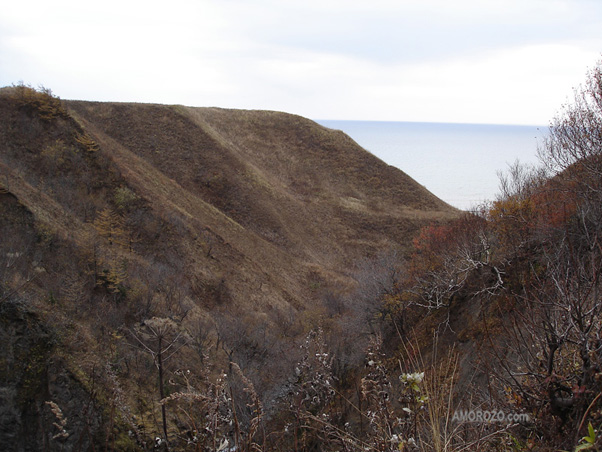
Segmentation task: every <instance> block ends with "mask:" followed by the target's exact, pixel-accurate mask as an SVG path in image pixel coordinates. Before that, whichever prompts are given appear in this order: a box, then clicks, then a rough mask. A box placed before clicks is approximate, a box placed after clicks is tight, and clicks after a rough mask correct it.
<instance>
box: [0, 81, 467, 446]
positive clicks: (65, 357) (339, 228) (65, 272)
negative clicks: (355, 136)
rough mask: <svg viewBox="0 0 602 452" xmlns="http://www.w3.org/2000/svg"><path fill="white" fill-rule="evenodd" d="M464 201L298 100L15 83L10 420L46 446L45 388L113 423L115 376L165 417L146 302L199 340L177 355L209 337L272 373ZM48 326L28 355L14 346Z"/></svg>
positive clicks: (1, 194)
mask: <svg viewBox="0 0 602 452" xmlns="http://www.w3.org/2000/svg"><path fill="white" fill-rule="evenodd" d="M457 214H458V213H457V211H456V210H455V209H453V208H451V207H450V206H448V205H446V204H445V203H443V202H442V201H440V200H439V199H437V198H436V197H435V196H433V195H432V194H431V193H429V192H428V191H427V190H426V189H424V187H422V186H421V185H419V184H418V183H417V182H415V181H413V180H412V179H411V178H409V177H408V176H407V175H405V174H404V173H403V172H401V171H399V170H398V169H395V168H393V167H390V166H388V165H386V164H385V163H383V162H382V161H380V160H378V159H377V158H376V157H374V156H372V155H371V154H369V153H368V152H366V151H365V150H363V149H362V148H361V147H359V146H358V145H357V144H356V143H355V142H353V140H351V139H350V138H349V137H347V136H346V135H345V134H343V133H342V132H340V131H334V130H329V129H326V128H324V127H322V126H320V125H318V124H316V123H314V122H312V121H310V120H307V119H304V118H301V117H298V116H294V115H288V114H284V113H276V112H263V111H235V110H223V109H216V108H189V107H182V106H165V105H147V104H119V103H96V102H82V101H62V102H61V101H59V100H58V99H56V98H54V97H52V96H51V95H50V94H49V93H48V92H36V91H35V90H32V89H30V88H27V87H12V88H6V89H3V90H1V91H0V232H1V233H2V237H4V238H5V239H4V240H3V241H2V242H1V243H0V268H1V270H0V283H1V285H0V307H1V308H2V309H1V310H0V311H1V312H2V319H3V323H2V331H1V332H2V334H3V337H4V338H5V339H6V341H5V343H7V344H12V345H10V346H8V347H7V348H6V349H5V350H4V351H3V352H2V353H0V355H1V356H0V358H1V359H0V363H2V369H1V371H0V385H1V386H2V388H3V391H4V392H3V394H9V395H10V396H6V397H4V399H5V400H4V402H6V404H5V405H6V406H7V407H10V410H7V411H6V412H5V413H4V415H1V414H0V417H2V416H3V417H2V419H1V421H2V422H1V423H2V425H3V426H8V427H7V428H3V429H2V432H1V434H2V435H8V436H6V438H9V436H10V438H12V439H11V441H13V440H14V439H15V438H19V440H18V441H20V442H19V443H18V445H17V446H16V447H15V450H36V449H39V448H40V447H41V444H42V443H43V442H44V441H45V440H44V439H43V438H44V437H46V438H48V437H47V436H44V435H47V432H46V433H44V431H43V430H35V429H34V430H35V431H29V430H27V429H28V428H29V427H26V426H27V425H29V424H28V423H29V422H30V421H31V419H37V421H32V422H39V423H40V425H43V424H44V422H46V420H48V419H49V418H51V417H52V414H51V413H50V412H49V411H48V410H49V408H48V407H47V405H45V402H46V401H48V400H54V401H56V402H57V403H58V404H59V405H60V406H63V409H64V410H65V411H66V413H65V414H66V416H67V417H68V418H69V419H71V422H72V425H73V427H72V428H73V429H76V430H77V429H79V431H82V429H83V427H82V426H83V425H89V423H90V422H92V423H93V424H94V425H99V426H106V424H103V422H102V421H101V419H102V418H103V416H105V414H103V413H105V412H106V409H107V406H106V403H107V402H103V400H107V396H106V395H105V396H102V397H101V396H99V395H98V394H101V393H103V391H105V392H106V391H109V392H110V391H112V389H110V388H114V384H115V381H120V384H122V385H123V386H124V387H125V388H126V390H127V391H128V397H129V399H128V401H127V403H128V404H130V405H128V406H129V408H128V410H131V409H133V408H132V407H134V406H137V407H138V408H137V410H138V411H137V413H138V414H137V416H139V417H140V418H141V419H149V420H150V419H156V415H157V413H158V412H159V411H160V410H159V406H158V400H157V394H156V393H155V386H154V385H155V381H156V377H155V375H154V374H153V369H154V366H153V359H152V356H150V355H148V354H147V355H145V351H144V349H140V347H138V346H139V342H140V338H141V337H145V336H143V335H142V332H141V329H143V328H144V326H145V322H148V321H149V319H151V318H161V319H165V322H169V324H170V325H171V324H173V325H177V327H174V328H177V329H178V331H179V333H178V335H176V336H177V337H186V338H187V339H186V344H185V346H186V348H185V349H182V351H181V352H180V353H179V354H177V355H176V357H174V358H172V361H171V362H170V363H169V365H170V366H173V369H166V371H168V370H169V371H175V370H176V368H188V369H192V370H193V371H198V372H202V371H203V369H205V367H206V365H205V360H206V356H209V355H210V356H211V358H212V360H213V361H214V362H216V363H220V362H221V363H223V364H225V365H227V363H228V362H230V361H234V362H236V363H238V364H239V365H240V366H241V367H242V368H243V369H244V370H245V372H246V373H247V375H250V376H251V377H253V378H254V380H255V383H256V385H257V388H258V390H266V388H272V389H270V390H272V391H277V390H278V389H277V385H276V383H275V382H277V381H284V380H286V378H287V377H286V370H285V369H283V368H281V367H282V366H283V365H280V364H279V363H281V362H289V361H291V360H294V359H295V356H296V353H298V349H297V351H295V350H296V349H295V347H296V346H295V343H296V342H295V341H296V340H297V339H298V338H299V337H300V336H301V335H303V334H305V333H306V332H307V330H308V329H309V328H313V327H315V326H316V325H318V324H320V323H323V322H324V321H331V322H332V318H333V316H335V314H332V313H331V314H328V315H326V311H325V309H326V308H325V304H324V303H325V299H326V298H325V297H328V296H329V295H328V294H332V293H335V294H344V293H350V292H351V291H352V290H354V289H355V288H356V287H357V286H358V281H357V278H356V271H357V269H358V268H359V266H358V264H359V263H360V262H362V261H365V260H366V259H371V258H375V257H377V256H379V255H381V254H383V253H385V252H389V251H391V250H396V251H402V252H403V250H404V249H405V248H406V246H407V245H408V244H409V243H410V240H411V239H412V237H413V235H414V234H415V232H416V231H417V230H418V229H419V228H420V227H421V226H422V225H424V224H425V223H426V222H428V221H431V220H442V221H443V220H446V219H450V218H453V217H456V216H457ZM337 309H338V308H337ZM337 312H340V309H339V311H337ZM337 315H339V314H337ZM24 319H31V320H24ZM328 319H330V320H328ZM27 324H29V325H34V326H35V328H34V329H33V330H31V332H28V331H29V330H28V329H27V327H25V326H23V325H27ZM11 325H12V326H11ZM30 333H31V334H30ZM358 334H359V333H358ZM45 337H50V338H52V340H45V339H44V340H43V342H44V343H45V344H46V346H45V347H41V348H39V352H35V353H34V352H28V353H26V354H25V356H26V357H25V358H22V360H21V363H20V364H19V365H17V361H15V360H14V357H15V356H17V355H19V353H18V350H19V349H23V347H25V348H26V349H31V350H34V349H35V350H38V348H35V344H36V343H38V342H40V338H45ZM19 344H25V345H19ZM31 344H34V345H31ZM136 347H138V348H136ZM178 350H179V349H178ZM28 360H29V361H28ZM109 364H110V370H107V371H106V372H105V371H103V370H102V369H105V366H108V365H109ZM155 364H156V362H155ZM99 369H101V370H99ZM107 369H109V367H107ZM99 372H100V374H99ZM112 385H113V386H112ZM99 391H100V392H99ZM70 394H76V395H73V396H71V395H70ZM86 394H87V396H86ZM93 395H94V396H93ZM86 397H89V398H90V400H89V401H86ZM103 397H104V398H103ZM109 399H110V398H109ZM92 401H93V402H94V403H92ZM86 403H87V404H88V405H87V406H88V408H85V409H84V406H86ZM90 403H92V405H90ZM124 403H125V402H124ZM36 413H37V414H36ZM83 413H88V414H87V415H84V414H83ZM153 413H154V414H153ZM85 416H88V417H87V418H86V417H85ZM92 418H93V419H94V421H91V420H90V419H92ZM27 419H29V420H27ZM124 422H125V421H124ZM140 422H142V424H143V425H144V426H145V428H146V429H147V430H148V431H150V432H154V431H156V430H155V429H156V428H158V427H157V426H156V425H155V424H152V422H150V421H148V422H147V421H140ZM86 423H88V424H86ZM48 425H52V423H50V424H48ZM111 425H112V424H111ZM114 428H115V429H117V430H118V431H120V432H122V433H123V432H125V431H127V427H114ZM15 432H17V433H16V434H15ZM103 432H104V433H103ZM107 432H108V433H107ZM96 434H98V435H99V438H102V437H108V436H110V435H112V434H115V435H116V433H111V432H110V431H108V430H103V429H102V428H101V427H99V429H98V431H97V432H96ZM11 435H12V436H11ZM103 435H104V436H103ZM107 435H108V436H107ZM122 439H123V441H126V438H125V437H123V438H122ZM46 441H47V440H46ZM66 441H67V443H66V447H67V449H71V448H73V447H75V444H76V443H75V442H76V441H77V439H76V437H75V436H71V437H70V439H68V440H66ZM79 441H84V442H85V441H90V442H92V443H94V442H95V441H101V440H97V439H93V438H92V437H87V439H85V440H83V439H81V436H80V440H79ZM3 442H4V441H3ZM78 444H79V443H78ZM78 447H80V446H78Z"/></svg>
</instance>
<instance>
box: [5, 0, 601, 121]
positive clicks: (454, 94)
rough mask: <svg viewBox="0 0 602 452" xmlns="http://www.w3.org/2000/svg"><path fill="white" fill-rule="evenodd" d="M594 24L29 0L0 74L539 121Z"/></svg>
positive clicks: (372, 10)
mask: <svg viewBox="0 0 602 452" xmlns="http://www.w3.org/2000/svg"><path fill="white" fill-rule="evenodd" d="M0 1H2V0H0ZM601 19H602V2H596V1H593V0H591V1H590V0H579V1H568V0H565V1H559V0H547V1H540V0H503V1H502V0H491V1H488V2H482V1H478V2H477V1H472V0H459V1H456V2H449V1H442V0H423V1H420V2H418V1H398V0H396V1H386V0H372V1H370V2H366V1H358V0H346V1H341V0H321V1H316V0H303V1H300V0H287V1H285V2H283V1H274V0H258V1H254V2H247V1H242V0H221V1H214V0H204V1H192V0H190V1H189V0H175V1H173V2H170V3H165V2H158V1H148V2H138V1H130V2H128V1H117V0H106V1H104V2H98V3H89V2H75V1H70V0H58V1H56V2H41V1H33V0H29V1H27V0H25V1H22V2H17V3H11V4H10V7H9V6H8V5H7V6H6V7H4V8H3V15H2V17H0V64H1V65H2V68H3V70H2V71H1V72H2V73H1V74H0V83H1V84H3V85H6V84H10V83H14V82H17V81H19V80H24V81H25V82H28V83H32V84H38V83H42V84H44V85H46V86H49V87H50V88H52V89H53V90H54V91H55V92H57V93H58V94H59V95H61V96H62V97H67V98H85V99H93V100H122V101H146V102H163V103H184V104H188V105H215V106H223V107H234V108H269V109H277V110H284V111H290V112H294V113H299V114H302V115H305V116H309V117H312V118H338V119H345V118H346V119H386V120H432V121H453V122H461V121H469V122H477V121H478V122H503V123H512V122H514V123H541V122H542V121H547V120H548V119H549V117H550V116H549V115H550V114H553V111H555V109H556V108H558V107H559V106H560V103H562V102H563V101H564V99H565V98H566V96H567V95H568V94H569V93H570V87H571V86H574V85H575V84H577V83H579V82H580V81H581V80H583V79H584V75H585V70H586V68H587V67H588V66H590V67H591V66H592V65H593V64H594V63H595V61H596V59H597V58H598V56H599V53H598V52H600V51H601V50H602V38H601V37H599V30H600V28H601V25H602V24H601V22H602V20H601ZM552 104H553V105H552Z"/></svg>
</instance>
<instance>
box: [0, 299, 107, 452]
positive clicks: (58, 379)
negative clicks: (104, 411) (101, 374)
mask: <svg viewBox="0 0 602 452" xmlns="http://www.w3.org/2000/svg"><path fill="white" fill-rule="evenodd" d="M0 343H1V344H3V346H2V347H0V444H2V450H4V451H19V452H21V451H23V452H26V451H32V452H34V451H40V450H49V451H54V450H57V451H58V450H62V451H67V450H88V449H89V448H90V446H91V441H92V440H94V441H95V442H97V443H98V441H99V440H100V439H101V438H100V436H99V425H100V423H99V420H100V417H99V415H98V413H97V412H96V405H95V402H94V401H93V399H92V396H91V395H90V394H88V393H87V392H86V391H85V390H84V388H83V387H82V385H81V384H80V383H79V382H78V381H77V380H76V379H75V378H74V377H73V376H72V375H70V374H69V373H68V372H67V371H66V370H65V367H64V365H63V364H62V362H61V361H62V360H61V358H60V357H58V356H56V355H55V354H54V350H55V349H54V345H55V338H54V335H53V333H52V332H51V331H49V330H48V328H47V327H46V326H45V325H43V324H42V322H41V321H40V319H39V318H38V317H37V316H36V315H35V314H33V313H32V312H30V311H28V309H27V307H26V306H25V305H24V303H23V302H22V301H21V300H19V299H7V300H5V301H4V302H3V303H2V304H0ZM49 402H52V403H49ZM57 408H58V409H57ZM62 420H64V421H65V423H64V425H62V424H61V421H62ZM59 426H60V428H59Z"/></svg>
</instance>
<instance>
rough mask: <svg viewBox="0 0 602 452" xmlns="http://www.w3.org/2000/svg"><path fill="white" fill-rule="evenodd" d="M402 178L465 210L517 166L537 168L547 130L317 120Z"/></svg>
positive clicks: (487, 196)
mask: <svg viewBox="0 0 602 452" xmlns="http://www.w3.org/2000/svg"><path fill="white" fill-rule="evenodd" d="M316 122H318V123H319V124H322V125H323V126H325V127H328V128H331V129H337V130H342V131H343V132H345V133H346V134H347V135H349V136H350V137H351V138H353V140H355V141H356V142H357V143H358V144H359V145H360V146H362V147H363V148H364V149H366V150H367V151H369V152H371V153H372V154H374V155H375V156H376V157H378V158H380V159H381V160H383V161H384V162H386V163H388V164H389V165H392V166H395V167H397V168H399V169H400V170H402V171H403V172H405V173H406V174H408V175H409V176H410V177H412V178H413V179H414V180H416V181H417V182H418V183H420V184H422V185H423V186H424V187H426V188H427V189H428V190H429V191H430V192H431V193H433V194H434V195H436V196H437V197H439V198H440V199H442V200H444V201H446V202H447V203H448V204H451V205H452V206H454V207H457V208H459V209H462V210H471V209H474V208H475V207H477V206H478V205H480V204H482V203H483V202H485V201H491V200H494V199H495V197H496V196H497V194H498V193H499V174H500V173H504V172H506V171H507V170H508V168H509V166H510V165H512V164H513V163H515V162H516V161H517V160H518V161H519V162H521V163H523V164H529V165H538V164H539V159H538V148H539V147H540V146H541V145H542V144H543V140H544V138H545V136H546V134H547V133H548V127H547V126H522V125H485V124H452V123H428V122H382V121H341V120H318V121H316Z"/></svg>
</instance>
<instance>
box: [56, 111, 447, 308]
mask: <svg viewBox="0 0 602 452" xmlns="http://www.w3.org/2000/svg"><path fill="white" fill-rule="evenodd" d="M67 105H68V107H69V109H70V110H71V111H72V112H73V113H74V114H75V115H76V117H78V118H79V119H80V120H81V122H82V124H84V126H85V128H86V130H88V131H90V132H91V133H92V135H93V136H94V137H95V138H96V139H97V141H98V142H99V144H100V145H101V147H102V149H103V150H104V151H105V152H107V153H109V154H110V156H111V158H112V159H113V160H114V161H115V163H116V164H117V167H118V168H119V170H120V172H121V174H122V175H123V176H124V178H125V179H126V181H127V182H128V183H129V184H131V185H132V186H133V187H135V189H136V192H137V193H139V194H140V195H141V196H142V197H144V198H145V199H147V200H148V201H149V202H150V203H151V204H152V205H153V209H154V210H156V211H166V212H174V211H177V212H180V213H181V214H182V216H183V218H184V222H185V224H186V229H187V230H189V231H192V232H191V234H194V232H193V231H194V230H195V229H198V228H200V227H202V228H207V229H209V230H210V231H212V232H213V233H214V234H216V235H217V236H219V243H220V244H221V245H222V246H221V248H222V249H220V250H219V251H216V253H217V254H216V257H218V260H219V259H225V262H224V265H226V266H227V267H228V268H229V271H230V272H231V275H230V277H232V276H233V275H234V274H239V276H240V280H239V281H237V284H236V288H234V287H232V289H233V293H237V294H239V295H240V297H241V298H245V299H248V297H249V296H251V298H253V292H254V290H253V285H254V283H253V281H260V280H262V279H268V280H274V279H276V280H277V281H274V282H273V284H274V285H276V286H277V287H279V288H281V289H285V290H287V291H289V292H290V293H291V296H293V297H294V298H297V297H298V296H299V294H303V287H302V285H303V279H304V278H303V277H301V278H299V277H298V276H296V274H300V275H303V274H304V273H305V272H306V271H308V269H313V270H316V269H317V270H318V271H319V272H321V273H323V274H324V275H325V276H326V275H329V277H335V278H336V277H337V276H334V275H338V277H339V278H346V275H345V271H344V269H347V268H349V266H350V265H351V264H352V263H353V261H354V260H357V259H361V258H364V257H366V256H370V255H374V254H376V253H378V252H379V251H381V250H382V249H385V248H387V247H389V246H399V245H404V244H406V243H407V241H408V240H409V239H410V238H411V236H412V235H413V233H414V232H415V231H416V228H417V227H418V226H420V225H421V224H423V221H424V220H427V219H429V220H430V219H433V218H447V217H450V216H452V215H454V214H455V212H454V210H453V209H452V208H450V207H449V206H447V205H445V204H444V203H443V202H441V201H440V200H438V199H437V198H435V197H434V196H433V195H432V194H430V193H429V192H427V191H426V190H425V189H424V188H423V187H422V186H420V185H419V184H417V183H416V182H415V181H413V180H412V179H411V178H409V177H408V176H407V175H405V174H404V173H403V172H401V171H399V170H397V169H395V168H392V167H390V166H387V165H386V164H385V163H383V162H382V161H380V160H378V159H377V158H375V157H374V156H372V155H371V154H369V153H368V152H366V151H364V150H363V149H361V148H360V147H359V146H358V145H357V144H356V143H354V142H353V141H352V140H351V139H350V138H349V137H347V136H346V135H344V134H343V133H342V132H339V131H332V130H328V129H326V128H324V127H321V126H319V125H317V124H315V123H313V122H312V121H309V120H307V119H304V118H301V117H297V116H293V115H287V114H283V113H276V112H262V111H235V110H222V109H202V108H186V107H180V106H174V107H172V106H159V105H132V104H109V103H88V102H69V103H68V104H67ZM182 238H183V239H184V237H182ZM191 239H193V237H188V240H189V241H190V240H191ZM183 248H184V251H185V253H186V255H185V256H182V257H183V258H184V259H186V260H187V261H188V262H190V265H192V266H195V265H200V266H202V265H204V264H205V263H204V262H203V261H201V262H198V257H197V256H196V253H195V250H194V248H192V247H190V246H189V245H185V246H184V247H183ZM220 253H223V254H225V256H223V257H222V256H221V255H220ZM236 279H238V278H236ZM245 281H246V282H248V283H247V284H245ZM239 284H242V286H240V285H239ZM235 298H238V297H235ZM259 298H261V299H263V300H265V294H262V295H261V296H260V297H259ZM269 298H271V297H269ZM276 298H279V296H276ZM257 301H258V302H259V300H257ZM271 302H272V303H276V304H279V303H278V300H277V299H273V300H271Z"/></svg>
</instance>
